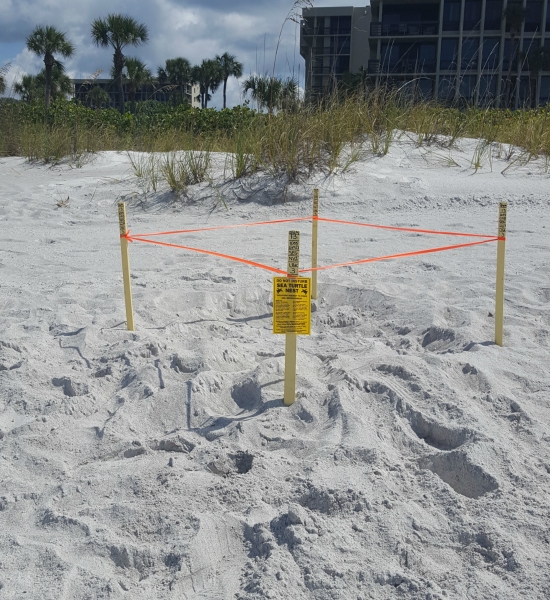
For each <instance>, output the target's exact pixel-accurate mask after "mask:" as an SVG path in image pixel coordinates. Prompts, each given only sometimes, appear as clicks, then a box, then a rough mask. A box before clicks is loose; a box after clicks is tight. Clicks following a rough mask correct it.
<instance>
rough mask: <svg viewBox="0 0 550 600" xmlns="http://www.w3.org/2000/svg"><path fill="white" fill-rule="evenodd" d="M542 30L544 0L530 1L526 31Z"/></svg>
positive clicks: (526, 15)
mask: <svg viewBox="0 0 550 600" xmlns="http://www.w3.org/2000/svg"><path fill="white" fill-rule="evenodd" d="M541 30H542V0H528V1H527V6H526V11H525V31H541Z"/></svg>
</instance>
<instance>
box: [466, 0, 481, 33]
mask: <svg viewBox="0 0 550 600" xmlns="http://www.w3.org/2000/svg"><path fill="white" fill-rule="evenodd" d="M480 26H481V1H480V0H466V2H465V3H464V31H474V30H477V29H479V28H480Z"/></svg>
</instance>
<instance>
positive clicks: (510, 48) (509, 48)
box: [502, 40, 517, 71]
mask: <svg viewBox="0 0 550 600" xmlns="http://www.w3.org/2000/svg"><path fill="white" fill-rule="evenodd" d="M516 54H517V52H516V41H515V40H514V42H513V43H512V40H505V41H504V55H503V57H502V68H503V69H504V70H505V71H506V70H508V68H509V67H510V61H511V60H512V59H513V60H514V62H515V60H516V58H517V57H516Z"/></svg>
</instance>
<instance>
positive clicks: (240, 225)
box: [133, 217, 311, 238]
mask: <svg viewBox="0 0 550 600" xmlns="http://www.w3.org/2000/svg"><path fill="white" fill-rule="evenodd" d="M295 221H311V217H297V218H296V219H277V220H276V221H257V222H255V223H239V224H238V225H218V226H216V227H201V228H199V229H180V230H178V231H157V232H155V233H134V235H133V237H134V238H138V237H151V236H154V235H175V234H176V233H196V232H197V231H216V230H217V229H234V228H235V227H254V226H255V225H273V224H276V223H294V222H295Z"/></svg>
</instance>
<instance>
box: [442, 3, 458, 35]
mask: <svg viewBox="0 0 550 600" xmlns="http://www.w3.org/2000/svg"><path fill="white" fill-rule="evenodd" d="M459 29H460V0H445V5H444V6H443V31H458V30H459Z"/></svg>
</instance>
